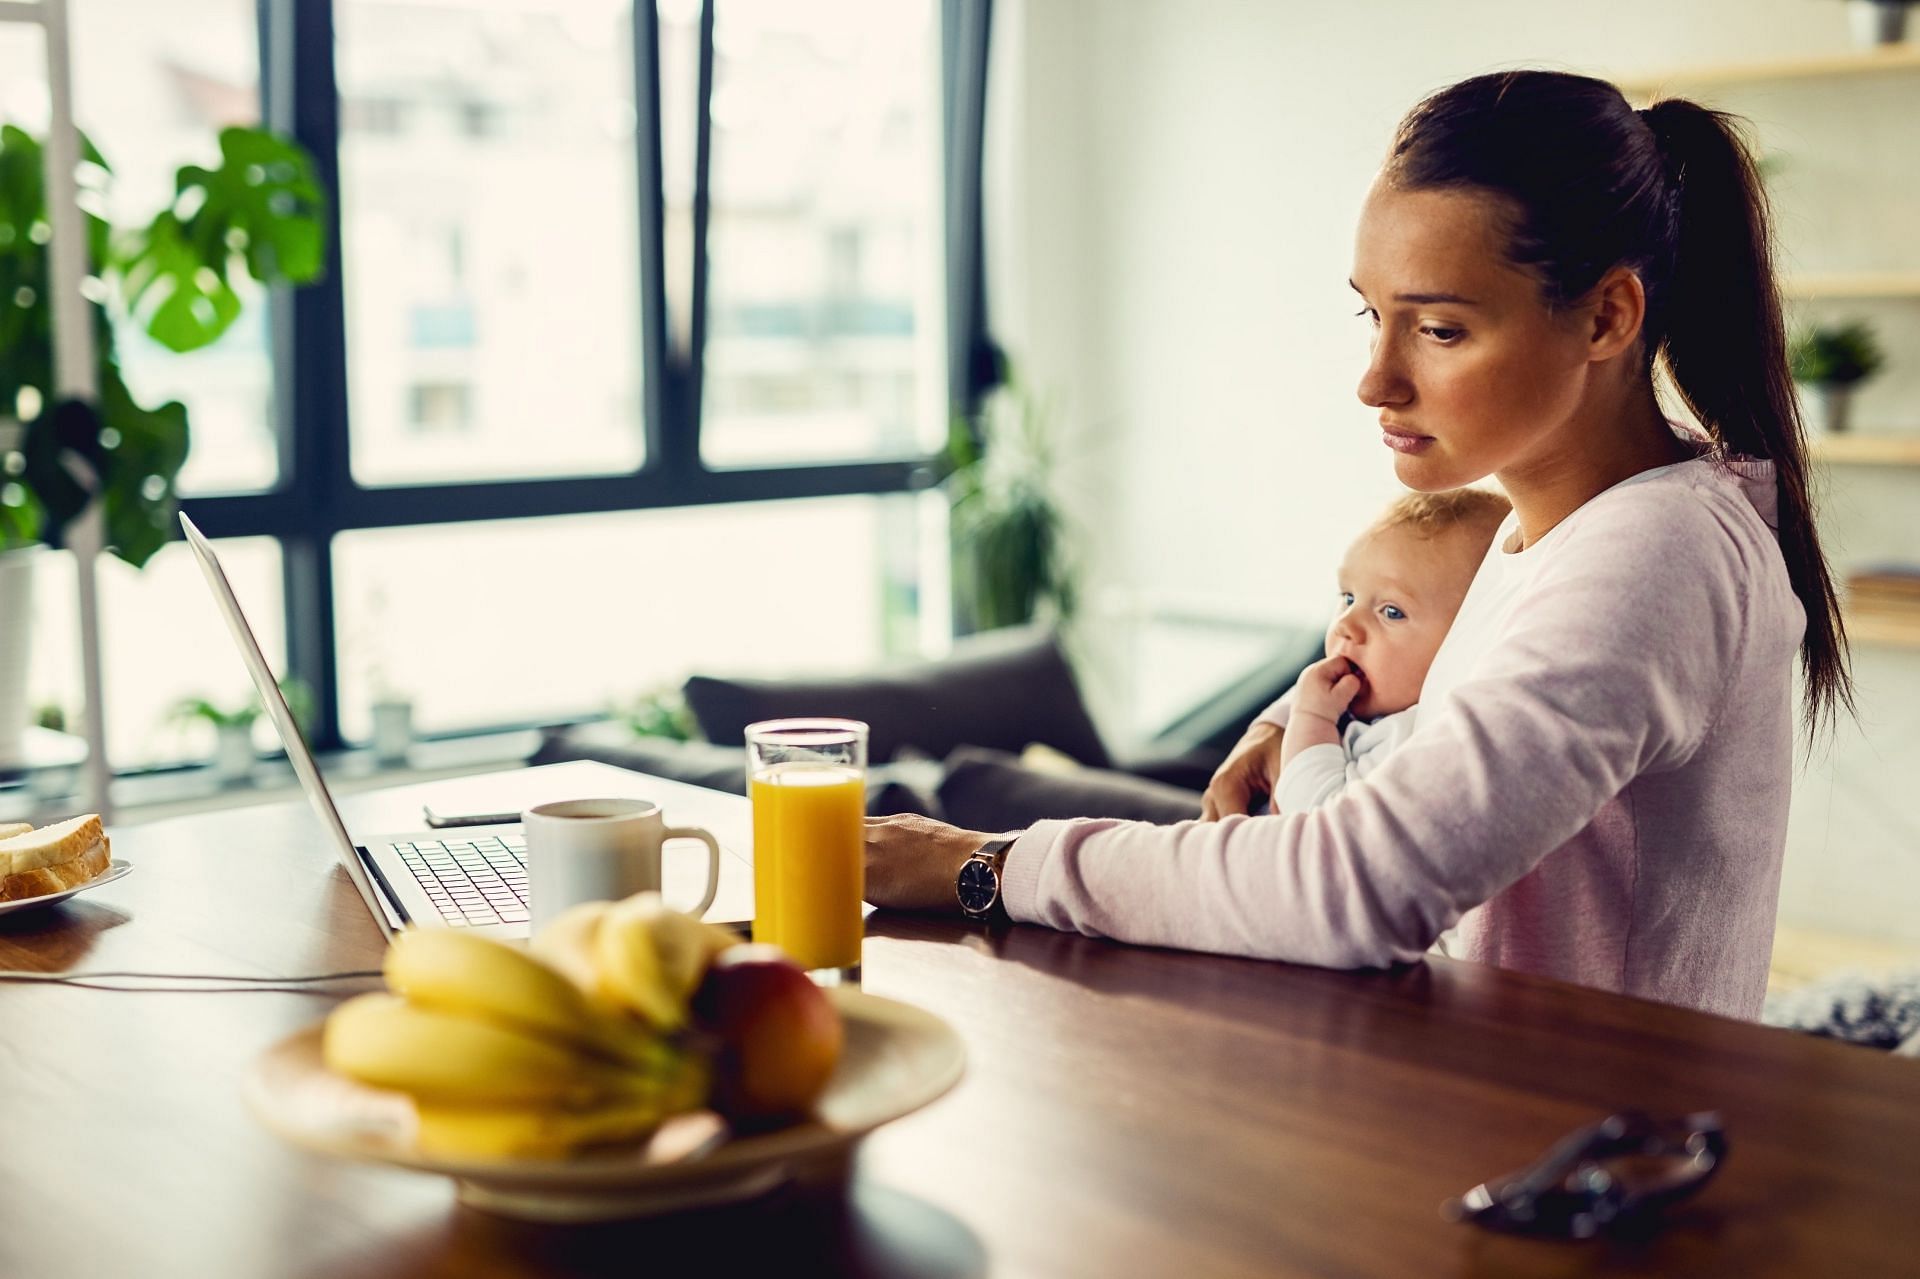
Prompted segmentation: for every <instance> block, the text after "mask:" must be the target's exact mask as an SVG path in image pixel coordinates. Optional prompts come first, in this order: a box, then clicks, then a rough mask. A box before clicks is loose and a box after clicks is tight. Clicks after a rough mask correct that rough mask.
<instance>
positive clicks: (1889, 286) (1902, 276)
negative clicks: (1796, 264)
mask: <svg viewBox="0 0 1920 1279" xmlns="http://www.w3.org/2000/svg"><path fill="white" fill-rule="evenodd" d="M1780 291H1781V292H1782V293H1784V294H1786V295H1787V296H1788V297H1789V298H1804V299H1808V300H1817V299H1820V298H1904V297H1920V271H1840V272H1829V273H1826V274H1819V275H1795V276H1789V277H1788V278H1787V279H1786V280H1785V281H1783V282H1782V283H1781V286H1780Z"/></svg>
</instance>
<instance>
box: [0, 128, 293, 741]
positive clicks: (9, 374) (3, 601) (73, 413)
mask: <svg viewBox="0 0 1920 1279" xmlns="http://www.w3.org/2000/svg"><path fill="white" fill-rule="evenodd" d="M219 145H220V160H219V163H218V164H217V165H215V166H214V167H213V168H203V167H201V166H199V165H191V164H190V165H186V166H184V167H182V168H181V169H180V170H179V171H178V172H177V174H176V175H175V180H174V188H175V189H174V196H173V198H172V200H170V201H169V202H168V203H167V205H166V207H164V208H162V209H160V210H159V211H158V212H157V213H155V214H154V216H153V217H152V218H151V219H150V220H149V221H147V222H146V223H144V224H141V225H134V226H126V227H114V226H110V225H109V224H108V223H107V222H106V220H105V219H104V218H102V217H100V216H99V214H98V212H97V210H99V209H102V208H105V207H107V201H106V198H105V197H106V195H107V192H108V188H109V186H110V184H111V182H112V171H111V169H110V168H109V167H108V165H107V162H106V160H105V158H104V157H102V155H101V154H100V152H99V151H98V150H97V149H96V148H95V147H94V146H93V144H92V143H91V142H89V141H88V140H87V139H86V138H85V137H84V136H82V137H81V138H80V153H81V156H82V164H81V166H80V172H79V181H80V185H81V203H82V205H83V207H84V208H85V209H87V210H88V211H87V212H86V213H85V215H84V216H85V226H86V238H87V256H88V259H89V263H90V269H91V271H92V275H93V278H94V280H95V281H97V286H98V287H97V290H96V292H94V293H93V294H90V295H89V296H90V297H91V299H92V315H93V319H94V338H95V344H96V349H97V353H98V367H97V370H96V379H95V380H96V383H97V387H98V394H97V396H96V397H95V398H94V400H93V401H92V402H90V403H81V402H78V401H61V400H59V399H58V398H57V397H56V396H55V393H54V383H53V368H54V364H53V306H52V298H51V290H50V280H51V268H50V263H49V253H48V240H49V238H50V237H49V235H48V227H49V226H50V225H51V223H50V220H49V217H48V211H47V200H46V160H45V155H44V152H43V148H42V146H41V143H40V141H39V139H37V138H34V137H33V136H31V135H29V134H28V133H26V132H25V131H24V130H22V129H19V128H16V127H14V126H12V125H4V126H0V299H5V300H6V305H4V306H0V763H4V762H5V760H6V758H7V756H8V755H9V754H10V753H12V752H14V751H17V749H18V743H19V740H20V736H21V733H22V731H23V729H24V727H25V723H26V713H27V703H26V697H25V692H24V688H25V679H26V656H25V655H26V650H27V644H28V639H29V634H30V627H31V615H32V607H31V596H30V588H31V584H32V580H33V554H34V551H35V549H36V548H38V547H40V546H43V545H53V546H58V545H60V544H61V542H62V538H63V536H64V534H65V533H66V531H67V528H68V526H69V525H70V524H71V523H72V522H73V521H74V520H75V519H76V518H77V517H78V516H79V515H80V514H81V512H83V511H84V510H86V509H87V507H88V506H89V505H90V504H91V503H92V502H93V501H94V500H95V499H96V498H97V499H98V500H99V503H100V508H101V511H102V514H103V516H104V521H105V531H106V546H107V549H108V550H109V551H110V552H112V553H113V554H114V555H117V556H118V557H119V558H121V559H123V560H125V561H126V562H127V563H129V564H131V565H133V566H134V567H136V568H139V567H141V566H143V565H145V564H146V562H147V560H148V559H150V558H151V557H152V556H153V553H154V552H155V551H157V550H159V549H160V547H161V546H163V545H165V544H166V542H167V541H168V540H169V539H170V538H171V537H172V536H173V535H174V532H175V529H174V509H175V506H176V497H175V491H174V485H175V482H176V481H177V479H178V477H179V474H180V468H181V467H182V466H183V465H184V464H185V462H186V459H187V445H188V439H189V435H188V425H187V410H186V407H185V406H184V405H182V404H180V403H178V402H175V401H169V402H167V403H164V404H160V405H157V406H153V407H148V406H146V405H143V404H142V403H141V402H140V400H139V399H138V398H137V397H136V395H135V394H134V392H133V391H132V390H131V389H129V388H128V386H127V384H126V382H125V380H124V379H123V378H122V376H121V372H120V362H119V359H118V356H117V355H116V353H115V350H114V336H115V332H116V323H118V324H130V325H137V326H138V327H139V328H140V329H142V330H143V331H144V332H146V333H147V334H148V335H149V336H151V337H152V338H153V339H154V340H155V341H157V342H159V343H160V344H161V345H163V346H165V347H167V348H168V349H170V350H174V351H192V350H195V349H197V348H199V347H203V346H206V345H208V344H209V343H211V342H214V341H216V340H217V339H218V338H219V337H220V336H221V335H222V334H223V333H225V332H226V331H227V329H228V328H229V327H230V326H231V325H232V323H233V321H234V320H235V319H236V318H237V317H238V316H239V314H240V311H241V306H242V304H241V299H240V294H239V293H238V292H237V291H236V290H235V288H234V282H235V280H236V279H237V278H240V277H246V278H251V279H253V280H255V281H257V282H259V283H261V284H265V285H274V284H284V283H301V282H304V281H308V280H312V279H314V278H316V277H317V276H318V275H319V273H320V267H321V263H322V261H323V258H324V252H323V246H324V219H323V217H322V208H323V196H322V194H321V192H320V189H319V187H318V186H317V185H316V183H315V181H314V177H313V167H312V162H311V160H310V159H309V157H308V156H307V153H306V152H305V151H304V150H302V149H301V148H300V146H299V145H298V144H297V143H295V142H292V141H290V140H288V139H286V138H282V137H280V136H278V135H276V134H273V133H271V132H268V131H266V130H262V129H246V128H230V129H225V130H223V131H222V132H221V133H220V137H219Z"/></svg>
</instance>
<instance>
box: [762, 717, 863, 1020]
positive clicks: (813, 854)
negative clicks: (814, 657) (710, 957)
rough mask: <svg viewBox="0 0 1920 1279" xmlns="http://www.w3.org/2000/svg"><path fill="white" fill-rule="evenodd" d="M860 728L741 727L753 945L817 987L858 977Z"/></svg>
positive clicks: (840, 722)
mask: <svg viewBox="0 0 1920 1279" xmlns="http://www.w3.org/2000/svg"><path fill="white" fill-rule="evenodd" d="M866 769H867V726H866V725H865V724H862V723H861V722H859V721H858V720H851V719H774V720H763V721H762V722H760V723H758V724H749V725H748V726H747V790H748V793H749V795H750V796H751V797H752V800H753V903H754V904H753V939H754V940H755V941H757V942H771V943H773V944H774V945H776V946H778V947H780V948H781V949H782V950H784V951H786V952H787V954H788V955H790V956H792V958H793V961H794V962H795V963H797V964H799V965H800V966H801V967H802V968H806V969H808V970H810V971H812V972H813V973H814V978H815V980H817V981H821V982H822V983H823V984H834V983H837V982H839V981H858V980H859V977H860V938H861V933H862V926H861V914H860V901H861V898H862V897H863V896H864V895H865V891H866V853H865V847H864V843H865V841H864V837H863V831H862V817H863V816H864V814H865V810H866V803H865V798H866Z"/></svg>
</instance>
